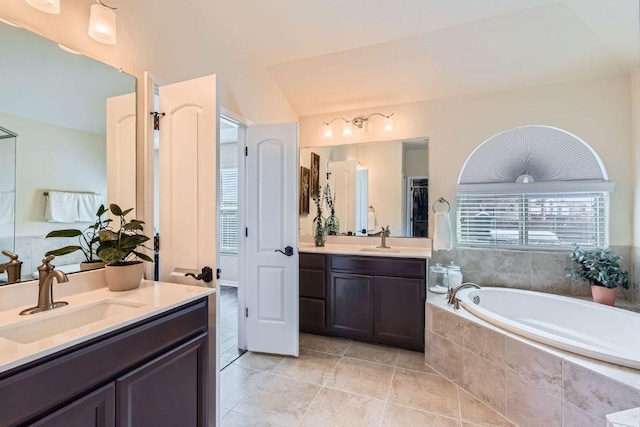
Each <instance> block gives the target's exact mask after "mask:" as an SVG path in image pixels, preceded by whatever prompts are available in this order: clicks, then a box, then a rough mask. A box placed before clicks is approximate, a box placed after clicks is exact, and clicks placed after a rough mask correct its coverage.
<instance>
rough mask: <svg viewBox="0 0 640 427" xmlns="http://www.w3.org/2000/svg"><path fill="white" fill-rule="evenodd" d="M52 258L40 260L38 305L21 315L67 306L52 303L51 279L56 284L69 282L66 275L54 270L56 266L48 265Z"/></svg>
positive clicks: (50, 256)
mask: <svg viewBox="0 0 640 427" xmlns="http://www.w3.org/2000/svg"><path fill="white" fill-rule="evenodd" d="M54 258H55V256H53V255H49V256H48V257H46V258H45V259H43V260H42V265H41V266H40V267H38V279H39V282H38V305H37V306H35V307H31V308H27V309H26V310H22V311H21V312H20V314H21V315H26V314H34V313H40V312H41V311H49V310H53V309H54V308H58V307H63V306H65V305H67V304H68V303H67V302H64V301H58V302H53V279H56V280H57V282H58V283H63V282H68V281H69V278H68V277H67V275H66V274H64V273H63V272H62V271H60V270H55V268H56V266H55V265H51V264H50V262H51V261H53V259H54Z"/></svg>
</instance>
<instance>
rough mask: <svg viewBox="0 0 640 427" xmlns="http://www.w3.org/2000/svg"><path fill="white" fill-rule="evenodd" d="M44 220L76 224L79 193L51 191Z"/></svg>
mask: <svg viewBox="0 0 640 427" xmlns="http://www.w3.org/2000/svg"><path fill="white" fill-rule="evenodd" d="M44 219H46V220H47V221H49V222H76V221H77V220H78V193H66V192H62V191H49V197H47V205H46V207H45V210H44Z"/></svg>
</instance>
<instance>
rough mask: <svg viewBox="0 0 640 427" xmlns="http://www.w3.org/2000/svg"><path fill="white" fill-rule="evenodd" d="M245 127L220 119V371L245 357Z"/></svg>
mask: <svg viewBox="0 0 640 427" xmlns="http://www.w3.org/2000/svg"><path fill="white" fill-rule="evenodd" d="M243 137H244V126H243V125H242V124H240V123H239V122H237V121H235V120H232V119H230V118H228V117H225V116H224V115H221V116H220V157H219V158H220V169H219V180H218V182H219V189H218V190H219V205H218V215H217V217H218V221H219V223H218V227H219V228H218V229H219V230H220V231H219V235H220V238H219V239H218V254H219V256H220V263H219V268H220V269H221V270H222V271H221V274H220V280H218V287H219V288H218V289H219V290H220V369H224V368H225V367H226V366H228V365H229V364H231V363H232V362H233V361H234V360H236V359H237V358H238V357H240V356H242V354H243V353H244V345H243V344H242V341H241V339H240V337H241V336H243V331H242V330H241V328H243V327H244V324H242V325H241V324H240V323H241V322H240V316H239V314H240V313H239V307H240V300H241V299H242V298H241V295H239V290H240V286H241V280H240V262H239V254H240V238H239V237H240V222H241V221H240V214H239V211H240V203H239V202H240V198H239V195H240V194H241V191H240V179H239V177H240V173H239V171H240V170H241V168H240V153H241V151H242V150H243V147H244V140H243Z"/></svg>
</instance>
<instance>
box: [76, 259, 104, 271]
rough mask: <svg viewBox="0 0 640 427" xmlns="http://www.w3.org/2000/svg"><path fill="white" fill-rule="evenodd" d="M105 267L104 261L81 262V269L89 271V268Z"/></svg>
mask: <svg viewBox="0 0 640 427" xmlns="http://www.w3.org/2000/svg"><path fill="white" fill-rule="evenodd" d="M102 267H104V262H103V261H94V262H86V261H85V262H81V263H80V271H89V270H97V269H98V268H102Z"/></svg>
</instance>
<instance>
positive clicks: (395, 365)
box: [378, 350, 400, 426]
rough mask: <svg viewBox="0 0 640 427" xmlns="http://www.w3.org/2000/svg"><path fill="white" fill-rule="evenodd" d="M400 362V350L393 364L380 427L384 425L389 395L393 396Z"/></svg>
mask: <svg viewBox="0 0 640 427" xmlns="http://www.w3.org/2000/svg"><path fill="white" fill-rule="evenodd" d="M399 360H400V350H398V354H397V355H396V361H395V363H394V364H393V373H392V374H391V381H390V382H389V387H387V397H386V398H385V399H384V406H383V407H382V413H381V414H380V422H379V423H378V424H379V425H380V426H382V424H383V423H384V413H385V411H386V410H387V403H389V394H391V386H392V385H393V379H394V378H395V377H396V369H397V368H398V361H399Z"/></svg>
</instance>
